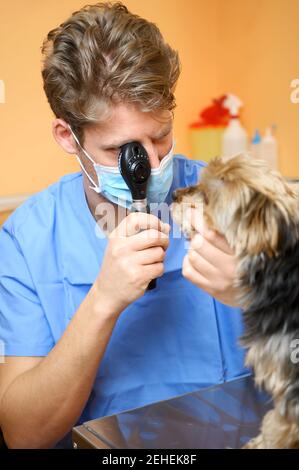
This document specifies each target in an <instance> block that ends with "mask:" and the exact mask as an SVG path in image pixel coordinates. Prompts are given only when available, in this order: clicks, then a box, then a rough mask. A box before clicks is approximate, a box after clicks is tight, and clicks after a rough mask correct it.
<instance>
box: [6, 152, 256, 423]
mask: <svg viewBox="0 0 299 470" xmlns="http://www.w3.org/2000/svg"><path fill="white" fill-rule="evenodd" d="M203 166H204V165H203V163H201V162H199V161H194V160H189V159H187V158H185V157H183V156H180V155H176V156H175V157H174V180H173V184H172V188H171V190H170V192H169V195H168V199H167V202H169V203H170V202H171V193H172V191H173V190H174V189H176V188H178V187H184V186H188V185H191V184H194V183H196V182H197V181H198V178H199V175H200V170H201V168H202V167H203ZM171 225H172V230H171V233H170V245H169V248H168V250H167V253H166V259H165V273H164V274H163V276H162V277H161V278H159V279H158V280H157V287H156V289H154V290H152V291H147V292H146V293H145V294H144V295H143V296H142V297H141V298H140V299H138V300H137V301H135V302H134V303H133V304H131V305H130V306H129V307H128V308H126V310H124V311H123V312H122V314H121V315H120V317H119V319H118V321H117V323H116V325H115V328H114V330H113V333H112V336H111V339H110V341H109V344H108V346H107V349H106V351H105V355H104V357H103V359H102V362H101V363H100V366H99V368H98V371H97V374H96V379H95V382H94V385H93V388H92V391H91V394H90V397H89V400H88V402H87V404H86V406H85V408H84V410H83V412H82V415H81V417H80V420H79V421H78V424H79V423H82V422H84V421H87V420H91V419H94V418H98V417H101V416H106V415H111V414H114V413H118V412H121V411H124V410H128V409H132V408H136V407H140V406H143V405H146V404H149V403H153V402H156V401H160V400H164V399H168V398H171V397H173V396H176V395H181V394H184V393H187V392H192V391H194V390H197V389H199V388H201V387H203V386H208V385H211V384H215V383H221V382H224V381H227V380H230V379H232V378H234V377H238V376H240V375H243V374H246V373H248V371H247V369H246V368H245V367H244V350H243V349H242V348H241V347H240V346H239V345H238V338H239V337H240V335H241V334H242V319H241V311H240V310H239V309H237V308H231V307H228V306H225V305H223V304H221V303H220V302H218V301H216V300H215V299H214V298H213V297H211V296H210V295H209V294H207V293H206V292H204V291H203V290H201V289H199V288H198V287H196V286H194V285H193V284H191V283H190V282H189V281H187V280H186V279H185V278H183V276H182V271H181V269H182V261H183V257H184V255H185V253H186V251H187V246H188V244H187V242H186V240H185V239H184V238H183V237H180V238H177V237H174V236H173V234H174V232H175V231H176V232H177V229H178V228H177V226H175V225H174V224H173V223H171ZM95 226H96V224H95V220H94V218H93V217H92V215H91V213H90V211H89V208H88V206H87V202H86V199H85V194H84V189H83V180H82V174H81V173H76V174H72V175H67V176H65V177H63V178H62V179H61V180H60V181H59V182H57V183H55V184H53V185H52V186H50V187H49V188H47V189H46V190H44V191H42V192H40V193H38V194H36V195H34V196H33V197H31V198H30V199H29V200H28V201H26V202H25V203H24V204H23V205H22V206H20V207H19V208H18V209H17V210H16V211H15V212H14V213H13V214H12V216H11V217H10V218H9V219H8V220H7V221H6V223H5V224H4V226H3V229H2V230H1V232H0V253H1V261H0V340H2V341H4V346H5V354H6V355H8V356H46V355H47V354H48V353H49V351H51V349H52V348H53V347H54V346H55V344H56V343H57V341H58V340H59V338H60V337H61V336H62V335H63V333H64V331H65V329H66V328H67V326H68V323H69V321H70V320H71V318H72V316H73V315H74V313H75V312H76V310H77V309H78V307H79V305H80V304H81V302H82V301H83V299H84V297H85V296H86V294H87V293H88V291H89V289H90V287H91V285H92V284H93V283H94V281H95V279H96V277H97V275H98V273H99V270H100V268H101V263H102V259H103V255H104V252H105V248H106V245H107V239H106V238H103V237H102V238H99V237H97V234H96V230H95ZM82 334H84V332H82ZM74 380H76V377H74ZM66 399H67V397H66Z"/></svg>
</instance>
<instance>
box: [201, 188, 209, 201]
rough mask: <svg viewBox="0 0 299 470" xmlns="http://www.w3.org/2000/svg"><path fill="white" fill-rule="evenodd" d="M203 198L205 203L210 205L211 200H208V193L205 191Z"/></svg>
mask: <svg viewBox="0 0 299 470" xmlns="http://www.w3.org/2000/svg"><path fill="white" fill-rule="evenodd" d="M202 196H203V200H204V203H205V204H208V203H209V199H208V196H207V193H206V192H205V191H203V192H202Z"/></svg>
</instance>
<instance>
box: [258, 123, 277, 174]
mask: <svg viewBox="0 0 299 470" xmlns="http://www.w3.org/2000/svg"><path fill="white" fill-rule="evenodd" d="M273 127H274V126H269V127H267V128H266V132H265V135H264V136H263V138H262V142H261V158H263V159H264V160H266V161H267V162H268V164H269V165H270V166H271V168H273V169H274V170H276V169H277V160H278V148H277V140H276V138H275V137H274V135H273V132H272V130H273Z"/></svg>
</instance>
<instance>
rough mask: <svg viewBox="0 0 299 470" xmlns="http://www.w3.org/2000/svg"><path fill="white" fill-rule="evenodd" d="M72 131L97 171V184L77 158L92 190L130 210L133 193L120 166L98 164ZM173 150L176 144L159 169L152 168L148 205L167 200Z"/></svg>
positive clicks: (148, 187) (147, 192)
mask: <svg viewBox="0 0 299 470" xmlns="http://www.w3.org/2000/svg"><path fill="white" fill-rule="evenodd" d="M69 127H70V126H69ZM70 130H71V133H72V135H73V137H74V139H75V141H76V142H77V144H78V145H79V147H80V148H81V150H82V152H83V153H84V155H85V156H86V157H87V158H88V159H89V160H90V161H91V162H92V164H93V167H94V169H95V172H96V175H97V179H98V182H97V183H96V182H95V181H94V180H93V179H92V178H91V176H90V175H89V174H88V173H87V171H86V170H85V168H84V166H83V165H82V162H81V160H80V158H79V157H78V156H77V160H78V162H79V164H80V166H81V168H82V171H84V173H85V174H86V176H87V178H88V179H89V181H90V182H91V183H92V186H90V188H91V189H93V190H94V191H95V192H96V193H101V194H102V195H103V196H104V197H105V198H106V199H108V200H109V201H111V202H114V203H115V204H118V205H120V206H123V207H126V208H128V209H130V207H131V204H132V195H131V191H130V190H129V188H128V186H127V184H126V182H125V180H124V179H123V177H122V175H121V173H120V171H119V168H118V166H117V167H111V166H106V165H100V164H99V163H96V162H95V161H94V160H93V159H92V158H91V156H90V155H89V154H88V153H87V152H86V150H85V149H83V147H82V146H81V144H80V142H79V140H78V138H77V136H76V135H75V134H74V132H73V131H72V129H71V127H70ZM173 148H174V144H172V147H171V149H170V151H169V153H168V154H167V155H165V157H164V158H163V159H162V160H161V162H160V166H159V168H152V170H151V175H150V177H149V181H148V184H147V191H146V194H147V201H148V204H152V203H158V204H160V203H161V202H164V201H165V199H166V196H167V194H168V192H169V190H170V187H171V184H172V180H173Z"/></svg>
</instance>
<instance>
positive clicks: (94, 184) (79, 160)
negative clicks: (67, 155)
mask: <svg viewBox="0 0 299 470" xmlns="http://www.w3.org/2000/svg"><path fill="white" fill-rule="evenodd" d="M68 126H69V129H70V131H71V133H72V136H73V137H74V139H75V141H76V142H77V144H78V145H79V147H80V149H81V150H82V152H83V153H84V155H85V156H86V157H87V158H88V159H89V160H90V161H91V163H93V165H95V164H96V163H95V162H94V161H93V159H92V158H91V157H90V156H89V155H88V153H87V152H86V150H84V148H83V147H82V146H81V144H80V142H79V140H78V138H77V136H76V134H75V133H74V132H73V129H72V128H71V126H70V125H69V124H68ZM76 158H77V160H78V163H79V165H80V167H81V169H82V171H83V172H84V173H85V175H86V176H87V178H88V179H89V181H90V182H91V183H92V184H93V186H89V187H90V189H93V190H94V191H95V192H96V193H99V192H100V189H99V188H97V185H96V183H95V182H94V181H93V179H92V177H91V176H90V175H89V174H88V173H87V171H86V170H85V168H84V165H83V163H82V162H81V159H80V158H79V157H78V155H76Z"/></svg>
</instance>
